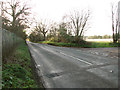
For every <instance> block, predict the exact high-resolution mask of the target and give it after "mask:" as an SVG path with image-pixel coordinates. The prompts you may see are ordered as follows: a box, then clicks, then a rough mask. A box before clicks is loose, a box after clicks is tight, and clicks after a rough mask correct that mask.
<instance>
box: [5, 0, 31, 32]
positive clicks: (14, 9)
mask: <svg viewBox="0 0 120 90" xmlns="http://www.w3.org/2000/svg"><path fill="white" fill-rule="evenodd" d="M29 10H30V8H29V7H27V5H26V4H24V5H21V3H20V2H19V1H18V0H11V2H7V5H6V6H5V7H4V8H3V12H4V13H5V14H7V16H8V17H10V18H12V20H10V19H9V20H10V21H11V27H12V30H13V31H14V32H15V30H16V29H17V28H18V27H20V28H21V29H24V28H27V24H26V23H28V18H27V16H28V15H29V14H30V12H29ZM20 28H19V29H20Z"/></svg>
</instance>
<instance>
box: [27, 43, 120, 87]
mask: <svg viewBox="0 0 120 90" xmlns="http://www.w3.org/2000/svg"><path fill="white" fill-rule="evenodd" d="M27 43H28V46H29V49H30V52H31V55H32V57H33V58H34V60H35V62H36V64H37V66H36V67H37V69H38V71H39V73H38V74H39V76H40V77H42V80H43V84H44V86H45V87H46V88H117V87H118V59H114V58H112V59H111V58H109V57H101V56H96V55H93V54H91V53H88V52H83V51H82V50H78V49H77V48H67V47H57V46H51V45H45V44H38V43H32V42H27Z"/></svg>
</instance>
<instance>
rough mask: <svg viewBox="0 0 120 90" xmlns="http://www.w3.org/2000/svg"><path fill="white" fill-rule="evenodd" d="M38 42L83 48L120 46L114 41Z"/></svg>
mask: <svg viewBox="0 0 120 90" xmlns="http://www.w3.org/2000/svg"><path fill="white" fill-rule="evenodd" d="M38 43H42V44H49V45H54V46H61V47H81V48H102V47H118V46H120V43H112V42H86V43H84V44H76V43H63V42H50V41H41V42H38Z"/></svg>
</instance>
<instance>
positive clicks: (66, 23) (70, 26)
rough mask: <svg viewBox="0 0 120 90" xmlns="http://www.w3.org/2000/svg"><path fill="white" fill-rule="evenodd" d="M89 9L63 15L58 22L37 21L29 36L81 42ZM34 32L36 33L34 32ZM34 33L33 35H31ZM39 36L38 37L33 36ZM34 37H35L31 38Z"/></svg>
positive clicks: (36, 39)
mask: <svg viewBox="0 0 120 90" xmlns="http://www.w3.org/2000/svg"><path fill="white" fill-rule="evenodd" d="M89 18H90V11H89V10H88V11H82V12H79V11H74V12H72V13H71V14H69V15H65V16H64V17H63V20H62V21H61V22H60V23H55V22H54V23H53V22H52V23H49V24H45V23H44V22H43V21H44V20H42V21H40V22H38V23H37V24H36V26H35V28H34V30H33V32H32V33H31V35H30V36H29V38H30V40H31V41H35V42H37V41H41V40H49V41H54V42H67V43H68V42H72V43H81V42H82V41H83V36H84V33H85V31H86V30H87V28H88V24H89ZM35 32H36V33H35ZM33 34H34V35H33ZM35 36H36V37H37V36H39V38H41V39H38V38H35ZM33 38H35V39H33Z"/></svg>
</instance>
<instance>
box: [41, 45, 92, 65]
mask: <svg viewBox="0 0 120 90" xmlns="http://www.w3.org/2000/svg"><path fill="white" fill-rule="evenodd" d="M39 47H40V46H39ZM41 48H43V49H46V50H47V51H50V50H49V49H47V48H45V47H41ZM59 51H60V52H59V53H61V54H63V55H65V56H68V57H71V58H74V59H77V60H78V61H81V62H83V63H86V64H89V65H92V63H90V62H88V61H85V60H82V59H80V58H77V57H74V56H71V55H67V54H65V53H63V52H61V51H62V50H59ZM50 52H54V51H50Z"/></svg>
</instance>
